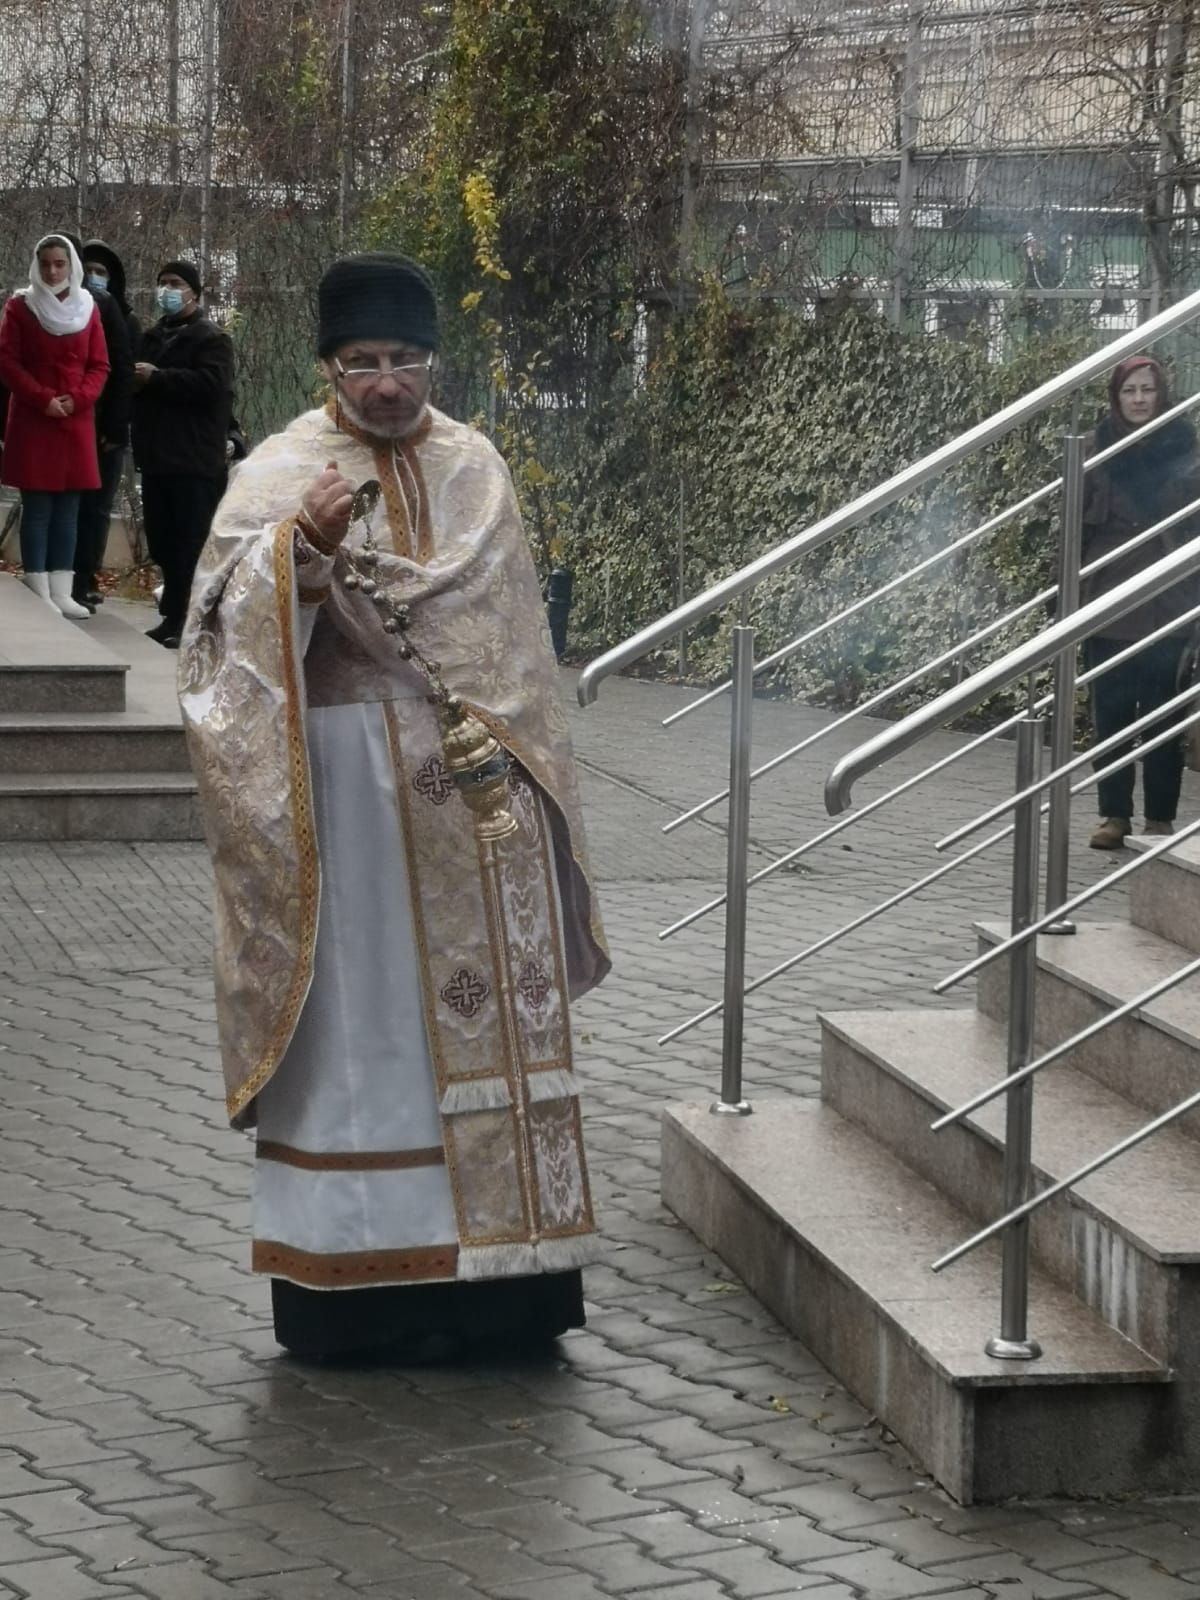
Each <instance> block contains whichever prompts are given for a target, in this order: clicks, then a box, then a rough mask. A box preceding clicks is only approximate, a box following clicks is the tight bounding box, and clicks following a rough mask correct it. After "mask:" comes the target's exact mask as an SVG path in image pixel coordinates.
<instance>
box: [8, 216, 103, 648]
mask: <svg viewBox="0 0 1200 1600" xmlns="http://www.w3.org/2000/svg"><path fill="white" fill-rule="evenodd" d="M107 376H108V351H107V350H106V348H105V344H104V332H103V329H102V328H101V326H100V314H99V312H98V311H97V309H96V302H95V301H94V300H93V299H92V297H91V295H90V294H88V292H87V291H86V289H84V287H83V267H82V266H81V265H80V261H79V257H78V256H77V255H76V254H75V251H74V250H73V249H72V247H71V245H70V244H69V243H68V241H67V240H66V239H64V238H63V237H62V236H61V235H60V234H56V233H51V234H47V236H46V237H45V238H44V239H41V240H39V241H38V245H37V248H36V249H35V250H34V253H33V263H32V266H31V267H30V272H29V287H28V288H27V289H21V290H19V291H18V292H17V293H16V294H14V295H13V296H11V298H10V299H9V301H8V303H7V304H6V306H5V307H4V316H3V318H2V319H0V383H3V385H4V386H5V388H6V389H7V390H8V391H9V401H8V417H7V419H6V423H5V428H4V456H3V463H2V467H0V482H3V483H6V484H8V485H9V486H10V487H11V488H14V489H19V490H20V491H21V565H22V566H23V567H24V569H25V574H24V581H25V582H26V584H28V586H29V587H30V588H31V589H32V590H33V592H34V593H35V594H36V595H38V596H39V597H40V598H41V599H43V600H45V601H46V602H47V604H48V605H52V606H54V607H55V608H56V609H57V610H59V611H61V612H62V614H63V616H64V617H86V616H87V615H88V612H87V611H86V610H85V609H84V607H83V606H80V605H77V604H76V603H75V601H74V600H72V598H71V582H72V577H73V573H74V562H75V523H76V519H77V518H78V515H79V494H80V491H81V490H82V489H96V488H99V486H100V471H99V467H98V465H97V460H96V428H95V423H94V421H93V418H92V412H93V410H94V408H95V405H96V401H97V399H98V398H99V395H100V391H101V389H103V387H104V380H105V378H106V377H107Z"/></svg>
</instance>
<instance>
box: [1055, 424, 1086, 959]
mask: <svg viewBox="0 0 1200 1600" xmlns="http://www.w3.org/2000/svg"><path fill="white" fill-rule="evenodd" d="M1083 447H1084V438H1083V435H1082V434H1079V433H1068V434H1066V435H1065V437H1064V438H1063V470H1062V481H1063V493H1062V516H1061V519H1060V526H1059V537H1058V612H1057V614H1058V616H1059V617H1066V616H1069V615H1070V614H1071V613H1072V612H1074V611H1078V610H1079V568H1080V565H1081V564H1082V556H1081V551H1082V547H1083V464H1084V459H1085V457H1084V448H1083ZM1075 654H1076V646H1075V645H1070V646H1068V648H1067V649H1065V650H1064V651H1062V653H1061V654H1060V655H1059V656H1058V657H1057V659H1056V660H1055V663H1054V711H1053V715H1052V718H1051V723H1050V760H1051V768H1052V770H1055V771H1056V770H1057V769H1058V768H1059V767H1061V766H1064V765H1065V764H1066V763H1067V762H1068V761H1069V760H1070V759H1071V753H1072V751H1073V750H1074V747H1075ZM1049 800H1050V817H1049V821H1048V822H1047V826H1046V910H1047V912H1050V911H1054V910H1056V909H1057V908H1058V907H1059V906H1061V905H1062V904H1063V903H1064V902H1065V901H1066V899H1067V897H1068V895H1069V894H1070V853H1071V781H1070V779H1069V778H1067V777H1062V778H1058V779H1056V780H1055V782H1054V783H1053V784H1052V785H1051V786H1050V790H1049ZM1048 932H1050V933H1074V932H1075V924H1074V923H1073V922H1071V921H1070V919H1069V918H1066V917H1064V918H1063V920H1062V921H1061V922H1054V923H1051V925H1050V928H1049V929H1048Z"/></svg>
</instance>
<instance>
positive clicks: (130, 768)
mask: <svg viewBox="0 0 1200 1600" xmlns="http://www.w3.org/2000/svg"><path fill="white" fill-rule="evenodd" d="M188 771H190V764H189V761H188V752H187V744H186V741H185V739H184V736H183V728H182V727H181V725H180V723H179V720H178V718H177V719H176V720H175V722H174V724H171V723H166V724H163V723H157V722H155V721H154V719H152V718H150V717H146V716H139V715H137V714H136V713H131V712H93V713H92V714H91V715H90V716H82V717H81V716H79V715H76V714H69V713H66V712H46V713H44V714H43V715H41V716H37V717H33V716H30V715H29V714H28V713H20V714H18V713H14V712H0V772H7V773H18V772H58V773H71V772H93V773H94V772H188Z"/></svg>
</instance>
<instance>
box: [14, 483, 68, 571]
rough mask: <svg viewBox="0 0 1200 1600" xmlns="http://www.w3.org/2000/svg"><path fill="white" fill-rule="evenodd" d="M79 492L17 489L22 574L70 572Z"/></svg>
mask: <svg viewBox="0 0 1200 1600" xmlns="http://www.w3.org/2000/svg"><path fill="white" fill-rule="evenodd" d="M78 519H79V490H78V489H64V490H61V491H59V492H55V491H54V490H50V489H22V490H21V565H22V566H23V567H24V568H25V571H26V572H70V571H71V570H72V569H73V568H74V565H75V525H76V523H77V521H78Z"/></svg>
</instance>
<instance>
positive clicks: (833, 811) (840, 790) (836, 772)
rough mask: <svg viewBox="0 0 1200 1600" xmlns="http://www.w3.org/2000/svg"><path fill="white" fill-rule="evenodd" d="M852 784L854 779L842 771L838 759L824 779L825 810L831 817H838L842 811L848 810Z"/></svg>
mask: <svg viewBox="0 0 1200 1600" xmlns="http://www.w3.org/2000/svg"><path fill="white" fill-rule="evenodd" d="M853 785H854V780H853V779H852V778H850V777H849V776H848V775H847V774H846V773H844V772H843V771H842V763H841V762H840V761H839V762H838V764H837V766H836V767H834V769H833V771H832V772H831V773H830V774H829V776H828V777H827V778H826V780H825V810H826V811H827V812H828V813H829V815H830V816H831V817H840V816H841V814H842V812H843V811H849V809H850V791H851V789H852V788H853Z"/></svg>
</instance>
